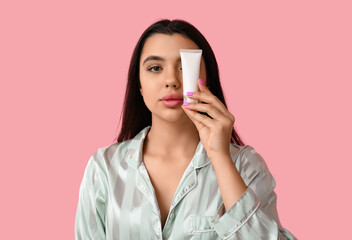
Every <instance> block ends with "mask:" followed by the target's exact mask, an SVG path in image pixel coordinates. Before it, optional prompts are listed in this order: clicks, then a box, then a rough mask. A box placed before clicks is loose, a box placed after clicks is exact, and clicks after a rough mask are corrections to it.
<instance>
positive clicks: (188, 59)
mask: <svg viewBox="0 0 352 240" xmlns="http://www.w3.org/2000/svg"><path fill="white" fill-rule="evenodd" d="M180 54H181V64H182V78H183V101H184V102H189V103H196V102H198V101H197V100H195V99H191V98H189V97H187V92H196V91H198V85H197V82H198V79H199V69H200V60H201V57H202V49H180Z"/></svg>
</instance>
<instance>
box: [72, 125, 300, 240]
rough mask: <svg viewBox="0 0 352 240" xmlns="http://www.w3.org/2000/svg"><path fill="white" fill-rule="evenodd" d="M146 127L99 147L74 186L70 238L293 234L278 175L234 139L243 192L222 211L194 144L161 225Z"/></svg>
mask: <svg viewBox="0 0 352 240" xmlns="http://www.w3.org/2000/svg"><path fill="white" fill-rule="evenodd" d="M149 129H150V126H147V127H145V128H144V129H143V130H141V131H140V132H139V133H138V134H137V135H136V136H135V137H134V138H133V139H131V140H128V141H125V142H122V143H115V144H112V145H110V146H107V147H103V148H99V149H98V150H97V151H96V152H95V153H94V154H93V155H92V156H91V158H90V159H89V161H88V164H87V166H86V169H85V172H84V176H83V179H82V182H81V186H80V191H79V201H78V206H77V211H76V221H75V239H77V240H78V239H84V240H87V239H94V240H99V239H122V240H128V239H296V238H295V237H294V236H293V235H292V234H291V233H290V232H289V231H288V230H286V229H284V228H283V227H282V226H281V224H280V221H279V218H278V214H277V210H276V199H277V197H276V194H275V192H274V187H275V180H274V178H273V177H272V175H271V174H270V172H269V170H268V168H267V165H266V163H265V162H264V160H263V158H262V157H261V156H260V155H259V154H258V153H257V152H256V151H255V150H254V149H253V147H251V146H249V145H246V146H239V145H236V144H233V143H231V145H230V152H231V157H232V159H233V162H234V164H235V166H236V168H237V169H238V171H239V173H240V174H241V177H242V178H243V180H244V181H245V183H246V185H247V190H246V191H245V193H244V194H243V195H242V196H241V198H240V199H239V200H238V201H237V202H236V203H234V204H233V206H232V207H231V208H230V209H229V210H228V211H227V212H225V208H224V204H223V201H222V198H221V194H220V190H219V186H218V183H217V178H216V174H215V171H214V168H213V166H212V164H211V161H210V159H209V158H208V156H207V154H206V151H205V149H204V147H203V145H202V143H201V141H199V143H198V146H197V149H196V152H195V155H194V157H193V159H192V160H191V162H190V163H189V165H188V167H187V169H186V170H185V172H184V174H183V176H182V179H181V181H180V183H179V185H178V187H177V190H176V192H175V195H174V198H173V200H172V203H171V207H170V209H169V215H168V217H167V220H166V222H165V226H164V228H163V229H162V228H161V218H160V210H159V207H158V202H157V199H156V196H155V192H154V188H153V185H152V183H151V181H150V178H149V176H148V172H147V170H146V167H145V165H144V164H143V161H142V149H143V142H144V139H145V137H146V135H147V133H148V131H149Z"/></svg>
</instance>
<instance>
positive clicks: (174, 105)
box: [162, 99, 183, 107]
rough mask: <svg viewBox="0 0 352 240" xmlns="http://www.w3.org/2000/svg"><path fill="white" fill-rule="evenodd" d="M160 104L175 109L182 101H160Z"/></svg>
mask: <svg viewBox="0 0 352 240" xmlns="http://www.w3.org/2000/svg"><path fill="white" fill-rule="evenodd" d="M162 102H163V104H164V105H165V106H166V107H176V106H179V105H182V103H183V100H182V99H168V100H162Z"/></svg>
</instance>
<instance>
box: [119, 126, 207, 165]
mask: <svg viewBox="0 0 352 240" xmlns="http://www.w3.org/2000/svg"><path fill="white" fill-rule="evenodd" d="M149 130H150V126H147V127H145V128H143V129H142V130H141V131H140V132H139V133H138V134H137V135H136V136H135V137H134V138H132V139H130V140H128V141H129V143H128V144H127V150H126V161H127V162H128V164H129V165H130V166H131V167H133V168H135V169H137V168H138V167H139V165H140V164H141V162H142V151H143V143H144V139H145V137H146V136H147V134H148V132H149ZM209 163H210V159H209V158H208V156H207V154H206V151H205V149H204V146H203V144H202V142H201V141H199V143H198V145H197V148H196V152H195V154H194V156H193V159H192V162H191V164H192V166H193V167H194V168H195V169H197V168H202V167H204V166H206V165H208V164H209Z"/></svg>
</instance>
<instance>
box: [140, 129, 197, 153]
mask: <svg viewBox="0 0 352 240" xmlns="http://www.w3.org/2000/svg"><path fill="white" fill-rule="evenodd" d="M199 140H200V138H199V134H198V130H197V128H196V127H195V125H194V124H193V123H192V122H190V123H186V124H185V123H182V124H181V123H180V124H175V123H171V124H170V123H162V124H160V123H158V124H154V123H153V124H152V126H151V128H150V129H149V132H148V133H147V136H146V138H145V140H144V149H143V151H144V152H145V153H148V154H152V155H153V156H158V157H168V158H169V159H175V158H178V157H190V156H193V155H194V153H195V150H196V148H197V145H198V143H199Z"/></svg>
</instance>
